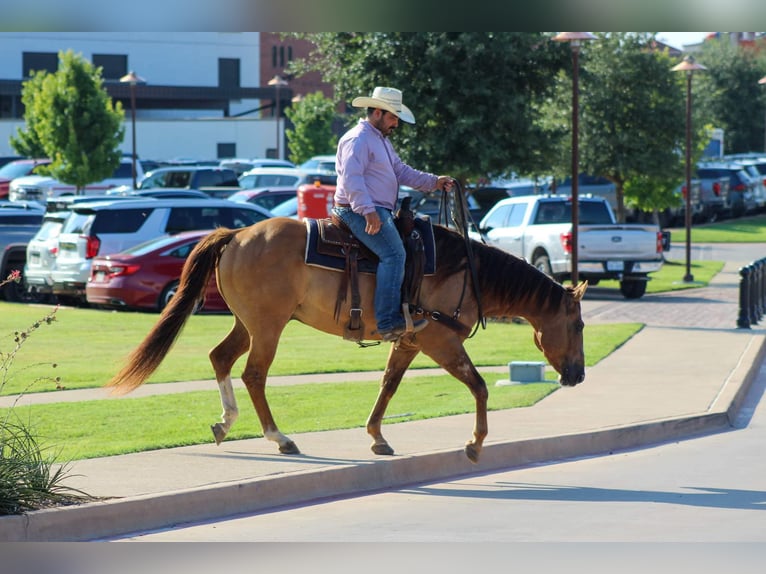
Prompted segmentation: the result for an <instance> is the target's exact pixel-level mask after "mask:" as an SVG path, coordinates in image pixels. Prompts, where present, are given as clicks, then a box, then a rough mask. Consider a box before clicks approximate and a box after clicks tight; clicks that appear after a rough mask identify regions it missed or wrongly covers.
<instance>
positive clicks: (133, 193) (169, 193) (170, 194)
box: [106, 187, 210, 199]
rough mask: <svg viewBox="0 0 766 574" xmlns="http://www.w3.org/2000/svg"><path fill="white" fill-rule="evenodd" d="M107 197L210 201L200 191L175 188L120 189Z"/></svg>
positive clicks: (206, 195) (207, 196) (114, 190)
mask: <svg viewBox="0 0 766 574" xmlns="http://www.w3.org/2000/svg"><path fill="white" fill-rule="evenodd" d="M106 195H107V197H115V196H117V197H154V198H158V199H178V198H183V199H209V198H210V195H209V194H207V193H205V192H204V191H199V190H198V189H179V188H175V187H157V188H154V187H153V188H149V189H133V188H132V187H118V188H115V189H113V190H111V191H110V192H109V193H107V194H106Z"/></svg>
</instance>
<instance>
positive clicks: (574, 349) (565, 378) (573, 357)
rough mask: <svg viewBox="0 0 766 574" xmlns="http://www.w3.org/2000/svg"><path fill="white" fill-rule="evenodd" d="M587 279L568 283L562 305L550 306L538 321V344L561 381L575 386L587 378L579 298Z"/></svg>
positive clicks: (535, 325) (536, 323) (582, 293)
mask: <svg viewBox="0 0 766 574" xmlns="http://www.w3.org/2000/svg"><path fill="white" fill-rule="evenodd" d="M587 287H588V283H587V282H584V281H583V282H581V283H580V284H579V285H577V287H567V289H566V291H567V292H566V295H565V296H564V299H563V301H562V304H561V306H560V308H559V309H556V310H551V311H550V312H549V313H548V314H546V315H544V316H543V317H541V318H540V319H539V320H538V321H536V322H535V324H534V328H535V344H536V345H537V347H538V348H539V349H540V350H541V351H542V352H543V355H545V358H546V359H547V360H548V362H549V363H550V365H551V366H552V367H553V368H554V369H556V371H557V372H558V373H559V375H560V376H559V383H561V384H562V385H564V386H567V387H573V386H575V385H577V384H579V383H582V382H583V380H585V353H584V352H583V341H582V331H583V327H584V326H585V325H584V324H583V321H582V316H581V314H580V300H581V299H582V297H583V295H585V289H586V288H587Z"/></svg>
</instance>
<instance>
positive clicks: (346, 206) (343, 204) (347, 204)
mask: <svg viewBox="0 0 766 574" xmlns="http://www.w3.org/2000/svg"><path fill="white" fill-rule="evenodd" d="M333 205H334V207H344V208H349V207H351V204H350V203H335V204H333Z"/></svg>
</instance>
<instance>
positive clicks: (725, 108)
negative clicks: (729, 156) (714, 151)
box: [694, 39, 766, 153]
mask: <svg viewBox="0 0 766 574" xmlns="http://www.w3.org/2000/svg"><path fill="white" fill-rule="evenodd" d="M697 60H698V62H699V63H700V64H702V65H704V66H705V67H706V68H707V70H705V71H704V72H702V73H700V74H696V75H695V77H694V83H695V86H697V87H698V88H697V90H695V92H696V93H695V107H699V109H701V110H705V113H706V115H707V117H708V118H709V121H710V122H711V123H712V124H713V125H714V126H715V127H717V128H722V129H723V130H724V134H725V137H724V153H746V152H751V151H756V150H761V149H762V148H763V145H764V143H763V137H764V136H763V134H764V124H763V122H764V114H763V108H764V104H765V103H766V99H764V94H763V86H761V85H758V80H760V79H761V78H762V77H763V75H764V72H765V71H766V53H765V52H762V51H761V52H758V51H755V50H753V49H752V48H746V47H743V46H739V45H735V44H732V43H731V42H729V41H728V40H720V39H719V40H708V41H706V42H705V43H704V45H703V49H702V53H700V54H699V57H698V59H697Z"/></svg>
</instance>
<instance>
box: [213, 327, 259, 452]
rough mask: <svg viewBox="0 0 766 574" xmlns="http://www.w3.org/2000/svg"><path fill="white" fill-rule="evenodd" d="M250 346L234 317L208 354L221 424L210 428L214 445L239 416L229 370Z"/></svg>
mask: <svg viewBox="0 0 766 574" xmlns="http://www.w3.org/2000/svg"><path fill="white" fill-rule="evenodd" d="M249 346H250V336H249V335H248V333H247V329H245V326H244V325H243V324H242V322H241V321H240V320H239V319H237V318H236V317H235V321H234V326H233V327H232V328H231V331H229V334H228V335H226V337H225V338H224V340H223V341H221V342H220V343H218V345H216V347H215V348H213V350H211V351H210V353H209V355H208V356H209V358H210V362H211V363H212V364H213V369H214V370H215V379H216V381H217V382H218V392H219V393H220V394H221V406H222V407H223V413H222V414H221V422H217V423H215V424H214V425H211V426H210V430H212V431H213V436H214V437H215V444H221V442H222V441H223V439H224V438H226V435H227V434H228V432H229V429H231V426H232V425H233V424H234V421H236V420H237V417H238V416H239V409H238V408H237V399H236V397H235V396H234V389H233V388H232V385H231V369H232V367H233V366H234V363H235V362H236V361H237V359H239V358H240V357H241V356H242V355H244V354H245V352H247V349H248V347H249Z"/></svg>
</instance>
